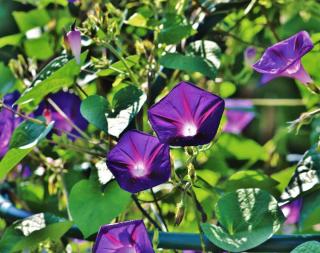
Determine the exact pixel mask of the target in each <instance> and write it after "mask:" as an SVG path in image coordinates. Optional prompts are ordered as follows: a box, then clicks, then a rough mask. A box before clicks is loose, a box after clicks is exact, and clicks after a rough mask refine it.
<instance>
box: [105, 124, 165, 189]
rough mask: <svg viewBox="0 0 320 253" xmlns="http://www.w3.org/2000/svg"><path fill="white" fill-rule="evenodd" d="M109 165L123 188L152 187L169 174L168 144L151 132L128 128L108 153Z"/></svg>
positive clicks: (161, 181)
mask: <svg viewBox="0 0 320 253" xmlns="http://www.w3.org/2000/svg"><path fill="white" fill-rule="evenodd" d="M107 166H108V168H109V169H110V171H111V172H112V174H113V175H114V177H115V178H116V180H117V182H118V183H119V185H120V187H121V188H123V189H124V190H126V191H128V192H131V193H136V192H139V191H142V190H146V189H150V188H152V187H154V186H156V185H159V184H162V183H165V182H166V181H168V179H169V177H170V173H171V164H170V155H169V146H168V145H166V144H161V143H160V142H159V140H158V139H157V138H156V137H153V136H151V135H148V134H145V133H142V132H139V131H136V130H132V131H128V132H127V133H125V134H124V135H123V136H122V137H121V139H120V140H119V142H118V144H117V145H116V146H115V147H114V148H113V149H112V150H111V151H110V152H109V153H108V156H107Z"/></svg>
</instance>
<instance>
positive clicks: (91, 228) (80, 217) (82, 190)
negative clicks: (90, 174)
mask: <svg viewBox="0 0 320 253" xmlns="http://www.w3.org/2000/svg"><path fill="white" fill-rule="evenodd" d="M130 200H131V198H130V194H129V193H128V192H126V191H124V190H122V189H121V188H120V187H119V186H118V184H117V183H116V182H115V181H111V182H109V183H108V184H107V185H106V188H105V190H104V192H101V186H100V184H99V183H98V182H94V181H91V180H81V181H80V182H78V183H77V184H76V185H74V186H73V188H72V190H71V193H70V198H69V201H70V203H69V204H70V212H71V216H72V218H73V220H74V222H75V223H76V225H77V226H78V227H79V228H80V230H81V232H82V233H83V235H84V237H88V236H90V235H92V234H94V233H95V232H97V231H98V229H99V227H100V226H101V225H104V224H107V223H110V222H111V221H112V220H113V219H114V218H115V217H117V216H118V215H119V214H120V213H121V212H122V211H124V209H125V208H126V207H127V206H128V204H129V203H130Z"/></svg>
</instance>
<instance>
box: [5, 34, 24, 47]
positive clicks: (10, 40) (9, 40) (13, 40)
mask: <svg viewBox="0 0 320 253" xmlns="http://www.w3.org/2000/svg"><path fill="white" fill-rule="evenodd" d="M22 38H23V34H21V33H18V34H12V35H7V36H4V37H1V38H0V48H2V47H5V46H18V45H19V44H20V42H21V39H22Z"/></svg>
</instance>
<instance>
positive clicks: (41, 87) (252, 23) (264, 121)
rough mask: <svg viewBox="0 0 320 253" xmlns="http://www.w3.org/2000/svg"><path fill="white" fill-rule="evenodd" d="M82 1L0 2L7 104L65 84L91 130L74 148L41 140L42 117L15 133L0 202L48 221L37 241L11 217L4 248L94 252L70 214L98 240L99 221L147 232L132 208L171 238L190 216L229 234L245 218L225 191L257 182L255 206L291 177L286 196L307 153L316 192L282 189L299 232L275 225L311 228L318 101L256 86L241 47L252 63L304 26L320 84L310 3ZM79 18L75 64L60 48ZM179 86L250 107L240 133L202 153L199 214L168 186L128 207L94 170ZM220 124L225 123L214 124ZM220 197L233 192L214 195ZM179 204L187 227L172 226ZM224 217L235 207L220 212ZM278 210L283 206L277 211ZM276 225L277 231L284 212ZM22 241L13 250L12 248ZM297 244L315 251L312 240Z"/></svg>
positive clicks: (178, 155)
mask: <svg viewBox="0 0 320 253" xmlns="http://www.w3.org/2000/svg"><path fill="white" fill-rule="evenodd" d="M80 2H81V4H80V3H79V2H78V3H77V2H76V3H75V4H71V3H68V2H67V1H65V0H45V1H40V0H16V1H5V0H0V6H1V8H0V20H1V22H0V36H1V38H0V60H1V62H0V97H3V96H4V95H5V94H7V93H9V92H12V91H14V90H18V91H20V93H21V94H22V95H21V96H20V98H19V100H18V101H17V102H16V103H17V104H18V105H19V113H21V114H22V115H32V112H33V111H34V110H36V108H37V106H38V105H39V103H40V102H41V101H42V100H43V99H46V98H47V95H48V94H49V93H54V92H57V91H59V90H62V89H64V90H66V89H69V90H70V91H72V92H73V93H75V94H77V95H78V96H80V97H81V98H82V104H81V113H82V115H83V116H84V118H86V119H87V121H88V122H89V123H90V124H89V127H88V129H87V131H85V132H83V133H80V134H81V137H80V138H78V139H77V140H75V141H72V140H70V139H68V138H67V134H63V135H62V136H58V135H56V134H51V133H50V134H49V135H50V136H49V138H46V136H47V134H48V133H49V131H50V130H51V129H52V127H54V126H53V125H45V124H44V123H43V122H44V121H43V119H41V118H37V120H36V121H35V122H34V121H24V123H22V124H21V125H19V127H17V128H16V130H15V131H14V134H13V136H12V138H11V141H10V150H9V151H8V152H7V154H6V155H5V156H4V157H3V158H2V160H1V161H0V178H1V180H2V181H1V184H0V191H1V197H0V205H2V204H3V203H13V204H14V205H15V206H16V207H18V208H22V209H25V210H27V211H28V212H30V213H45V214H46V216H45V217H44V218H43V219H44V220H45V221H46V227H45V228H43V229H42V230H41V231H42V232H41V233H39V234H40V235H38V236H37V234H35V233H32V234H31V235H33V237H34V238H36V239H34V238H33V237H32V238H30V237H28V236H27V237H26V236H25V235H23V234H21V233H17V230H16V229H15V227H16V226H17V223H13V224H12V220H10V219H8V218H7V219H5V218H3V219H1V222H0V227H1V231H2V232H1V233H2V237H1V241H0V251H1V252H15V251H19V250H21V249H22V248H24V247H28V248H30V249H32V250H34V251H35V252H43V251H42V250H46V252H63V251H66V252H67V249H68V250H69V251H68V252H90V249H91V246H92V243H91V242H89V241H86V240H83V241H78V240H74V239H70V238H66V237H65V238H63V239H61V236H62V235H63V234H64V233H65V232H66V231H67V230H68V229H69V228H70V227H71V222H69V221H68V220H69V219H70V218H71V217H72V218H73V222H74V223H73V224H76V225H77V226H78V227H79V228H80V230H81V232H82V234H83V236H84V238H90V236H92V235H94V234H95V233H96V232H97V230H98V228H99V226H100V225H102V224H105V223H111V222H112V221H123V220H130V219H139V218H142V217H143V218H144V220H145V223H146V225H147V228H148V229H150V230H153V229H154V226H153V224H152V223H151V222H150V221H149V220H148V219H147V218H146V217H144V216H143V215H142V214H141V212H139V209H138V207H137V205H136V204H137V202H138V203H140V205H141V206H142V207H143V208H144V209H145V210H146V212H147V213H149V214H150V216H151V217H152V218H153V219H155V220H156V221H157V222H158V223H159V224H160V226H162V227H166V226H167V229H168V231H171V232H173V231H175V232H198V225H197V223H196V222H195V219H197V217H196V216H197V215H198V214H199V213H200V214H202V215H203V216H205V217H206V220H207V221H208V222H210V223H212V224H214V223H216V222H217V221H219V224H220V225H222V226H223V227H228V225H226V224H228V223H233V222H235V223H237V222H241V221H239V220H238V221H237V220H234V221H233V220H232V219H233V218H234V217H237V216H238V215H239V214H238V213H237V212H238V211H239V212H240V210H237V206H238V205H239V203H237V201H238V200H237V198H236V197H235V199H234V198H233V197H234V196H233V195H232V194H235V191H237V190H238V191H241V190H239V189H243V188H250V189H251V190H252V188H260V189H262V190H263V191H261V192H262V193H259V194H258V195H259V196H258V197H257V196H255V197H256V198H266V199H269V200H270V198H272V201H276V200H277V201H280V202H281V198H280V196H281V194H282V193H283V191H284V190H285V188H286V187H287V185H288V184H289V182H290V184H289V186H288V188H287V190H288V189H289V191H290V189H293V188H294V187H293V185H294V180H298V179H299V180H300V181H302V183H304V180H305V177H304V176H303V175H300V174H299V171H298V170H296V168H299V166H298V167H297V164H298V162H299V160H300V159H302V160H301V161H300V165H301V162H302V163H303V161H304V160H303V159H305V160H306V159H307V158H308V157H309V156H310V157H311V158H312V161H313V162H312V163H311V165H310V163H309V164H304V163H303V166H306V167H307V168H308V169H310V170H313V171H315V173H314V174H313V175H314V176H313V183H312V187H311V188H309V189H308V191H304V190H303V191H301V192H299V193H292V194H291V195H290V196H292V199H293V198H297V197H300V196H303V201H304V202H303V203H304V204H303V208H302V216H301V219H300V221H299V223H298V224H297V225H292V226H289V225H283V226H282V227H281V229H280V230H278V233H318V232H319V231H320V230H319V229H320V228H319V224H320V216H319V215H318V214H319V212H318V210H319V209H320V199H319V196H318V188H319V187H318V186H319V182H320V181H319V180H318V178H319V177H320V176H319V175H320V164H319V163H320V162H319V161H320V158H319V151H318V150H317V145H318V144H319V134H320V130H319V118H317V117H316V116H315V117H311V118H310V117H305V118H304V117H300V115H301V114H302V113H303V112H306V111H312V110H314V109H315V108H316V107H317V106H319V100H320V98H319V95H318V94H314V93H312V92H310V91H309V90H308V88H307V87H306V86H304V85H302V84H301V83H299V82H298V81H295V80H293V79H288V78H278V79H275V80H273V81H272V82H270V83H268V84H267V85H264V86H262V85H261V84H260V75H259V74H258V73H256V72H254V71H253V70H252V69H251V67H250V66H249V65H248V64H247V63H246V62H245V59H244V51H245V49H246V48H247V47H249V46H253V47H255V48H256V50H257V54H258V56H260V55H261V54H262V52H263V51H264V49H265V48H267V47H268V46H270V45H271V44H274V43H275V42H277V41H279V40H280V39H281V40H282V39H286V38H287V37H289V36H291V35H293V34H295V33H296V32H299V31H301V30H307V31H308V32H309V33H310V35H311V38H312V40H313V42H314V44H315V47H314V49H313V50H312V51H311V52H310V53H309V54H307V55H306V56H305V57H304V58H303V64H304V66H305V69H306V70H307V71H308V72H309V73H310V75H311V76H312V78H313V79H314V80H315V83H316V84H317V83H319V81H320V72H319V70H318V61H319V59H320V46H319V41H320V26H319V25H318V24H319V22H320V3H319V1H316V0H309V1H294V0H251V1H249V0H248V1H246V0H230V1H213V0H198V1H188V0H168V1H166V0H156V1H148V0H142V1H134V0H133V1H125V0H121V1H98V0H96V1H86V0H81V1H80ZM75 21H76V26H77V27H78V28H79V30H80V31H81V33H82V35H83V38H82V39H83V42H82V44H83V46H82V55H81V65H78V64H77V63H76V61H75V59H74V58H73V57H72V56H70V55H67V54H66V50H65V49H64V47H63V36H64V33H65V32H67V31H69V30H70V26H71V25H72V24H73V23H74V22H75ZM62 52H64V53H63V54H62ZM258 56H257V57H258ZM181 80H186V81H190V82H193V83H195V84H197V85H198V86H199V87H202V88H204V89H206V90H208V91H210V92H212V93H215V94H218V95H220V96H221V97H223V98H226V99H227V98H245V99H250V100H252V102H253V104H254V110H255V113H256V116H255V119H254V120H253V122H252V123H251V124H250V125H249V126H248V127H247V128H246V129H245V130H244V131H243V132H242V133H241V134H240V135H235V134H230V133H226V132H223V131H222V133H221V134H220V135H219V136H218V138H217V139H216V140H215V141H214V143H213V145H212V146H210V147H209V148H207V149H206V150H204V151H203V152H200V153H199V154H198V155H197V157H196V160H195V168H196V171H197V177H198V180H197V182H196V184H195V185H196V187H193V190H194V193H195V195H196V199H197V201H198V202H199V205H198V208H197V210H196V211H195V208H194V203H193V199H192V198H190V197H189V196H186V194H185V192H186V191H184V190H183V189H181V187H180V188H179V186H176V185H173V184H171V183H170V182H169V183H167V184H164V185H161V186H159V187H157V188H156V189H154V191H153V192H151V191H144V192H141V193H139V194H138V195H136V196H135V197H134V198H136V199H135V201H133V200H132V198H131V196H130V194H129V193H127V192H124V191H123V190H121V189H120V188H119V186H118V185H117V184H116V183H115V182H114V181H111V182H109V181H110V180H111V176H109V177H108V175H107V174H106V171H104V169H105V168H104V167H103V166H101V163H104V160H105V154H106V153H107V152H108V150H110V148H111V147H112V146H114V145H115V143H116V141H117V137H119V136H120V134H121V133H122V132H123V131H125V130H127V129H134V128H138V129H143V130H144V131H146V132H149V133H152V129H151V127H150V125H149V123H148V121H147V117H146V111H147V108H148V107H149V106H150V105H152V104H153V103H154V102H155V101H158V100H159V99H160V98H161V97H163V96H164V95H165V94H167V93H168V92H169V91H170V90H171V89H172V87H174V85H175V84H176V83H178V82H179V81H181ZM299 117H300V118H299ZM296 119H300V120H299V121H296V123H297V124H298V125H299V126H300V125H302V126H301V128H300V130H299V131H296V128H294V129H293V130H292V129H291V131H290V129H289V125H290V124H289V123H288V122H292V121H294V120H296ZM39 121H40V122H39ZM41 122H42V123H41ZM225 122H226V117H224V119H223V122H222V127H221V128H223V124H225ZM300 123H301V124H300ZM305 123H306V124H305ZM291 126H295V125H292V124H291ZM0 132H1V129H0ZM312 147H313V149H311V148H312ZM308 150H310V151H308ZM306 151H308V153H306V154H305V156H304V157H302V155H303V154H304V153H305V152H306ZM187 159H188V157H187V154H186V153H185V152H184V151H183V149H173V150H172V160H173V163H174V168H175V171H176V175H177V176H179V177H180V178H187V168H186V164H185V161H186V160H187ZM99 164H100V166H99ZM26 166H28V168H29V169H30V170H31V172H32V173H31V175H30V176H28V177H24V176H23V170H21V168H25V167H26ZM106 175H107V176H106ZM297 178H298V179H297ZM106 182H108V183H107V184H106ZM308 183H309V182H308ZM248 191H250V190H248ZM252 191H253V190H252ZM293 191H294V190H293ZM228 192H232V193H228ZM222 193H228V194H227V195H223V197H221V196H222ZM270 194H271V195H273V197H272V196H271V195H270ZM294 194H295V196H293V195H294ZM227 196H229V197H227ZM154 199H158V200H159V201H158V202H155V201H154ZM224 202H226V203H224ZM262 202H263V201H262ZM177 203H180V204H179V205H178V206H179V207H180V209H179V210H178V211H180V212H183V219H182V221H181V223H180V224H179V225H174V224H175V223H177V222H176V221H177V217H176V213H177ZM217 203H218V204H217ZM222 203H224V204H222ZM216 204H217V206H216ZM220 205H221V206H220ZM199 206H200V207H199ZM225 211H226V212H228V211H229V212H231V211H232V212H236V213H230V215H229V216H228V217H227V218H224V217H221V215H223V214H224V212H225ZM251 211H252V210H251ZM256 211H259V212H260V211H261V212H262V211H263V210H256V209H254V208H253V211H252V212H253V213H255V212H256ZM265 211H266V212H268V211H270V210H265ZM273 211H274V212H275V213H277V212H279V210H278V209H277V208H275V209H274V210H273ZM49 213H50V214H52V215H54V218H53V216H52V217H51V216H50V215H49ZM270 215H271V214H270ZM272 215H274V213H273V214H272ZM272 215H271V216H272ZM159 216H160V218H159ZM203 216H202V217H203ZM56 217H61V219H57V218H56ZM161 217H162V218H161ZM254 218H256V216H255V217H253V219H254ZM265 218H266V221H263V222H262V225H265V224H268V223H270V222H269V221H268V220H267V219H268V218H269V216H265ZM162 219H163V220H162ZM225 219H226V220H225ZM277 219H279V223H281V222H282V221H283V217H282V214H278V216H277ZM203 220H204V219H203ZM280 220H281V222H280ZM32 222H34V221H32ZM32 222H31V224H33V223H32ZM253 223H254V222H253ZM259 225H261V224H257V230H256V232H255V230H253V231H251V232H250V235H248V236H252V239H250V241H249V243H250V245H245V246H244V248H243V250H245V249H248V248H251V247H254V246H256V244H255V243H257V242H258V241H259V240H260V239H259V236H263V240H261V242H262V241H264V240H265V239H267V238H268V236H269V235H272V234H273V233H274V232H275V231H273V228H272V227H271V228H266V227H265V226H263V229H266V230H265V231H263V232H261V230H259ZM278 225H279V224H278ZM53 226H54V228H52V227H53ZM209 226H211V227H209ZM235 226H237V224H235ZM279 226H280V225H279ZM203 227H205V228H204V231H205V230H210V229H213V230H217V231H219V232H221V236H222V237H223V238H222V242H220V243H221V244H219V242H217V245H218V246H220V247H222V245H223V244H224V243H225V241H226V240H227V239H226V238H228V237H230V230H228V231H224V230H223V229H222V230H223V231H222V230H220V229H221V228H219V226H217V225H209V224H206V225H203ZM248 231H249V230H248V228H247V227H241V226H240V227H239V233H240V234H241V235H243V234H245V235H246V236H247V233H249V232H248ZM231 236H232V234H231ZM91 239H92V237H91ZM17 240H18V241H19V244H16V243H13V242H16V241H17ZM259 242H260V241H259ZM253 244H254V245H253ZM302 247H319V246H317V245H316V244H315V243H314V242H313V243H309V244H308V245H305V246H302V245H301V248H302ZM226 249H227V250H230V251H232V250H233V249H232V248H227V247H226ZM70 250H71V251H70ZM294 252H300V251H299V249H296V250H295V251H294ZM301 252H302V251H301Z"/></svg>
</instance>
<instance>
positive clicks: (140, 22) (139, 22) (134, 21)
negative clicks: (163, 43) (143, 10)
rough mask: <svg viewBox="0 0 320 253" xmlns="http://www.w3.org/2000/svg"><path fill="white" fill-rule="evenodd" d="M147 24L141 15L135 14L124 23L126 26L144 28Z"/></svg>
mask: <svg viewBox="0 0 320 253" xmlns="http://www.w3.org/2000/svg"><path fill="white" fill-rule="evenodd" d="M147 22H148V20H147V19H146V18H145V17H144V16H143V15H142V14H140V13H135V14H133V15H132V16H131V17H130V18H129V19H128V20H127V21H126V24H128V25H132V26H137V27H146V26H147Z"/></svg>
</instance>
